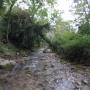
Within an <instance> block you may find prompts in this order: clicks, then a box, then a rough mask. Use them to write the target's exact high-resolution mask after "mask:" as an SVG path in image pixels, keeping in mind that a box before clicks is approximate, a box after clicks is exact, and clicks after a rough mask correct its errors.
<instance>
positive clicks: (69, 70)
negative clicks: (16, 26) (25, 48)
mask: <svg viewBox="0 0 90 90" xmlns="http://www.w3.org/2000/svg"><path fill="white" fill-rule="evenodd" d="M23 59H24V61H25V65H23V66H22V67H21V68H19V69H16V70H15V71H14V72H13V75H11V76H8V77H7V78H6V79H5V80H1V81H2V84H0V90H90V67H85V66H79V65H72V64H70V63H67V62H65V61H62V60H60V59H59V58H58V57H57V56H56V55H55V53H43V49H39V50H37V51H35V52H33V53H32V54H31V55H30V56H28V57H24V58H23ZM17 68H18V66H17ZM3 77H4V76H3Z"/></svg>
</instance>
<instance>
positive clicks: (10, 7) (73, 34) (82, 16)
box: [0, 0, 90, 64]
mask: <svg viewBox="0 0 90 90" xmlns="http://www.w3.org/2000/svg"><path fill="white" fill-rule="evenodd" d="M55 1H56V0H25V1H24V0H22V1H21V2H19V1H18V0H1V1H0V53H6V54H7V53H9V52H10V53H11V52H13V51H15V52H16V51H18V49H29V50H32V49H33V48H35V47H40V45H41V43H43V42H46V43H48V44H49V46H50V47H51V48H52V49H53V50H55V51H56V52H57V53H58V54H59V55H60V56H61V57H63V58H65V59H68V60H71V61H77V62H79V63H89V64H90V4H89V3H90V2H89V0H80V1H78V0H75V1H76V2H74V3H73V5H74V10H75V11H74V14H75V15H78V18H77V19H76V20H75V21H74V22H72V21H63V19H62V17H61V13H59V11H57V10H55V8H54V7H53V6H54V4H55ZM22 3H24V4H25V5H26V6H27V9H26V8H22V7H20V4H22ZM48 8H50V10H51V11H52V12H51V13H49V9H48ZM2 11H3V12H2ZM73 23H76V24H77V23H78V30H76V29H74V28H73ZM50 30H51V31H50ZM48 32H49V33H48ZM47 34H48V35H47ZM46 35H47V36H48V37H46Z"/></svg>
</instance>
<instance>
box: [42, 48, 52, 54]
mask: <svg viewBox="0 0 90 90" xmlns="http://www.w3.org/2000/svg"><path fill="white" fill-rule="evenodd" d="M51 52H52V51H51V49H44V50H43V53H51Z"/></svg>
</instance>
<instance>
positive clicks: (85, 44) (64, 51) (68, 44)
mask: <svg viewBox="0 0 90 90" xmlns="http://www.w3.org/2000/svg"><path fill="white" fill-rule="evenodd" d="M52 44H54V45H55V46H56V47H55V51H56V52H57V53H58V54H60V55H61V56H64V58H65V59H68V60H71V61H78V62H80V63H85V62H86V63H88V62H89V63H90V35H80V34H76V33H73V32H66V31H65V32H63V33H60V32H56V33H55V36H54V38H53V41H52Z"/></svg>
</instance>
